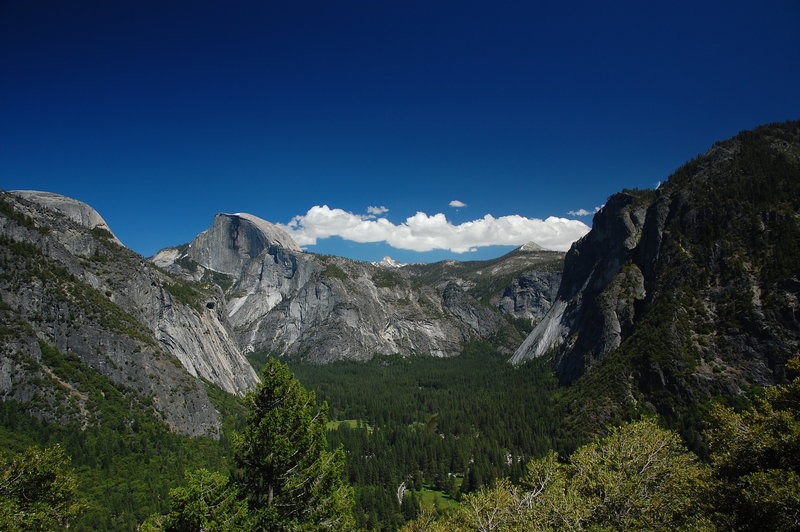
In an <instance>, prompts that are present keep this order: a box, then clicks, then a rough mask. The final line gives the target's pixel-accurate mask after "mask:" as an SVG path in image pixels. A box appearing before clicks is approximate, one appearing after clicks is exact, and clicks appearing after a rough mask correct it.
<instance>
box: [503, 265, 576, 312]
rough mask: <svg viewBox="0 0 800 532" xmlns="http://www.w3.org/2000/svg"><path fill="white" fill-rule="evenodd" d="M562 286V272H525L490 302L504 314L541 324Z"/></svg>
mask: <svg viewBox="0 0 800 532" xmlns="http://www.w3.org/2000/svg"><path fill="white" fill-rule="evenodd" d="M560 284H561V272H560V271H546V270H533V271H529V272H524V273H522V274H520V275H519V277H516V278H515V279H513V280H512V281H511V284H510V285H509V286H508V287H506V288H505V290H503V292H502V293H501V294H499V295H495V296H493V297H492V298H491V300H490V301H491V303H492V306H495V307H496V308H497V309H498V310H499V311H500V312H502V313H503V314H507V315H511V316H514V317H515V318H520V319H525V320H529V321H531V322H532V323H539V322H540V321H542V319H543V318H544V316H545V314H546V313H547V311H548V310H550V307H551V306H553V302H554V301H555V299H556V296H557V294H558V287H559V285H560Z"/></svg>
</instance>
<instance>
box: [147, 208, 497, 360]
mask: <svg viewBox="0 0 800 532" xmlns="http://www.w3.org/2000/svg"><path fill="white" fill-rule="evenodd" d="M152 260H153V262H154V263H155V264H158V265H161V266H163V267H165V268H167V269H168V270H170V271H172V272H174V273H175V274H177V275H180V276H183V277H185V278H192V279H198V280H199V279H204V280H215V281H220V280H222V281H225V280H226V279H227V281H228V283H227V285H226V283H225V282H223V283H222V284H221V286H224V287H225V289H226V291H225V294H226V306H225V309H226V312H227V314H228V317H229V319H230V321H231V323H232V324H233V326H234V330H235V331H236V338H237V341H238V343H239V345H240V346H241V347H242V348H243V349H244V350H245V351H259V352H269V353H273V354H276V355H281V356H284V355H293V356H300V357H302V358H304V359H306V360H309V361H313V362H320V363H324V362H330V361H333V360H339V359H351V360H366V359H369V358H371V357H372V356H374V355H375V354H377V353H383V354H402V355H409V354H412V353H419V354H427V355H433V356H452V355H455V354H458V353H459V352H460V348H461V345H462V343H463V342H464V341H465V340H467V339H469V338H470V337H474V336H475V334H473V332H472V331H471V330H470V327H469V326H468V325H466V324H464V323H462V322H460V321H459V319H458V318H457V317H456V316H455V315H453V314H452V313H451V312H450V311H449V310H448V308H446V307H445V305H443V303H442V301H441V297H440V296H439V295H438V294H437V292H436V291H435V290H434V289H433V288H431V287H425V286H417V285H414V284H413V283H412V282H411V281H410V280H408V279H406V278H405V277H403V276H402V275H399V274H397V273H393V272H390V271H385V270H383V269H381V268H379V267H376V266H373V265H371V264H368V263H363V262H357V261H351V260H348V259H343V258H338V257H328V256H321V255H314V254H311V253H304V252H302V251H300V250H299V248H298V247H297V244H295V243H294V241H293V240H292V239H291V237H290V236H289V235H288V234H286V233H285V232H284V231H282V230H281V229H279V228H278V227H276V226H274V225H273V224H270V223H269V222H266V221H264V220H260V219H259V218H256V217H255V216H252V215H245V214H235V215H231V214H218V215H217V216H216V217H215V218H214V222H213V224H212V226H211V228H210V229H208V230H207V231H204V232H203V233H201V234H200V235H198V236H197V238H195V239H194V240H193V241H192V242H191V243H190V244H188V245H186V246H182V247H181V248H172V249H167V250H162V251H161V252H159V253H158V254H157V255H156V256H154V257H153V259H152ZM220 276H223V277H220ZM489 327H491V325H490V324H487V325H486V326H485V328H489Z"/></svg>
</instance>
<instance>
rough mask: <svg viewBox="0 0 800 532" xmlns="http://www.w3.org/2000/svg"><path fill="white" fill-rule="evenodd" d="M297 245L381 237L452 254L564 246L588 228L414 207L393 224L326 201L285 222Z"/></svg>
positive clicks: (396, 244) (551, 219)
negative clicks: (463, 217)
mask: <svg viewBox="0 0 800 532" xmlns="http://www.w3.org/2000/svg"><path fill="white" fill-rule="evenodd" d="M281 227H282V228H283V229H285V230H286V231H288V232H289V234H291V235H292V237H293V238H294V239H295V241H296V242H297V243H298V244H299V245H300V246H312V245H314V244H316V243H317V240H319V239H320V238H328V237H331V236H339V237H341V238H344V239H346V240H352V241H354V242H362V243H363V242H386V243H387V244H389V245H390V246H392V247H395V248H398V249H408V250H412V251H431V250H434V249H446V250H450V251H452V252H454V253H464V252H467V251H474V250H475V249H477V248H479V247H482V246H496V245H510V246H519V245H522V244H525V243H527V242H531V241H533V242H536V243H537V244H539V245H540V246H542V247H544V248H547V249H553V250H558V251H566V250H567V249H569V246H570V245H571V244H572V242H574V241H575V240H577V239H579V238H580V237H582V236H583V235H585V234H586V233H588V232H589V227H588V226H587V225H586V224H584V223H583V222H581V221H579V220H569V219H566V218H557V217H554V216H551V217H549V218H547V219H545V220H541V219H538V218H526V217H524V216H519V215H516V214H514V215H510V216H501V217H499V218H495V217H494V216H492V215H490V214H487V215H486V216H484V217H483V218H480V219H477V220H473V221H470V222H464V223H462V224H459V225H454V224H452V223H450V222H449V221H448V220H447V217H446V216H445V215H444V214H442V213H437V214H434V215H432V216H429V215H427V214H425V213H424V212H418V213H416V214H415V215H414V216H410V217H408V218H406V220H405V221H404V222H403V223H400V224H395V223H392V222H390V221H389V220H388V219H386V218H378V219H377V220H376V219H373V217H372V216H371V215H361V214H353V213H351V212H347V211H344V210H342V209H331V208H330V207H328V206H327V205H322V206H319V205H315V206H314V207H311V208H310V209H309V210H308V212H307V213H306V214H304V215H301V216H295V217H294V218H292V220H291V221H290V222H289V223H288V224H287V225H282V226H281Z"/></svg>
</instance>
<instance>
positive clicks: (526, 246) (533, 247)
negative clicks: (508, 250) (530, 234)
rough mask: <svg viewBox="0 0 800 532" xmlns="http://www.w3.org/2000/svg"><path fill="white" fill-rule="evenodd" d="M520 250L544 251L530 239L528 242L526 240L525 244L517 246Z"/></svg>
mask: <svg viewBox="0 0 800 532" xmlns="http://www.w3.org/2000/svg"><path fill="white" fill-rule="evenodd" d="M519 250H520V251H545V249H544V248H543V247H542V246H540V245H539V244H537V243H536V242H534V241H533V240H531V241H530V242H526V243H525V244H523V245H521V246H520V247H519Z"/></svg>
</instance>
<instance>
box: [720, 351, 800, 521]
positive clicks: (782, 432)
mask: <svg viewBox="0 0 800 532" xmlns="http://www.w3.org/2000/svg"><path fill="white" fill-rule="evenodd" d="M787 369H788V370H789V371H793V372H795V374H797V373H800V359H798V358H794V359H792V360H790V361H789V363H788V364H787ZM706 437H707V438H708V441H709V448H710V450H711V462H712V470H713V474H714V480H715V482H714V484H713V486H714V489H713V495H714V496H713V500H714V503H715V506H716V509H717V513H716V515H715V519H716V520H717V521H718V522H720V523H721V525H722V526H723V527H725V528H728V529H731V530H798V529H800V460H799V459H798V456H800V376H798V377H795V378H794V380H793V381H792V382H791V383H789V384H785V385H778V386H773V387H771V388H767V389H766V390H765V391H764V396H763V397H762V398H760V399H759V400H757V401H756V404H755V406H754V408H751V409H749V410H745V411H743V412H737V411H736V410H734V409H732V408H727V407H723V406H717V407H716V408H715V409H714V410H713V412H712V427H711V429H709V430H708V431H707V432H706Z"/></svg>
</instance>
